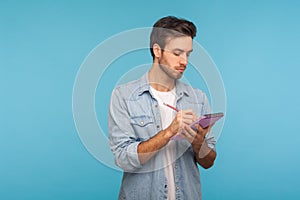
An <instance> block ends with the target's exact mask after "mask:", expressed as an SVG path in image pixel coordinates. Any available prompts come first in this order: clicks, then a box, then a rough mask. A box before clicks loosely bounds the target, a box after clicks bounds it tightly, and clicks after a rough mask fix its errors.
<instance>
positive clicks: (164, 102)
mask: <svg viewBox="0 0 300 200" xmlns="http://www.w3.org/2000/svg"><path fill="white" fill-rule="evenodd" d="M163 104H164V105H165V106H168V107H169V108H171V109H173V110H175V111H176V112H178V111H179V110H178V109H177V108H175V107H173V106H171V105H169V104H167V103H165V102H164V103H163Z"/></svg>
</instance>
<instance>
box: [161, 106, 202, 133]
mask: <svg viewBox="0 0 300 200" xmlns="http://www.w3.org/2000/svg"><path fill="white" fill-rule="evenodd" d="M197 119H198V117H197V115H196V114H195V113H194V112H193V110H191V109H188V110H180V111H179V112H178V113H177V115H176V117H175V118H174V120H173V121H172V123H171V124H170V126H169V127H168V128H167V129H166V135H165V136H166V137H167V138H172V137H173V136H174V135H176V134H177V133H180V132H181V131H182V130H184V127H185V126H189V125H190V124H191V123H192V122H194V121H195V120H197Z"/></svg>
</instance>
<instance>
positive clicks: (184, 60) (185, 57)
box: [180, 54, 188, 65]
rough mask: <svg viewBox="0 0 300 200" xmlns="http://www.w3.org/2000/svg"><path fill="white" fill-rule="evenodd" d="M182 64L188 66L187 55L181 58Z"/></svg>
mask: <svg viewBox="0 0 300 200" xmlns="http://www.w3.org/2000/svg"><path fill="white" fill-rule="evenodd" d="M180 64H181V65H187V64H188V56H187V55H186V54H183V55H181V56H180Z"/></svg>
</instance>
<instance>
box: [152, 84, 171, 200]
mask: <svg viewBox="0 0 300 200" xmlns="http://www.w3.org/2000/svg"><path fill="white" fill-rule="evenodd" d="M150 89H151V92H152V94H153V96H154V98H155V99H156V100H157V101H158V105H159V110H160V116H161V124H162V128H163V129H166V128H167V127H168V126H169V125H170V124H171V123H172V121H173V119H174V118H175V116H176V111H174V110H173V109H171V108H169V107H167V106H165V105H164V104H163V103H167V104H169V105H171V106H173V107H176V88H175V87H174V88H173V89H172V90H171V91H169V92H160V91H157V90H155V89H154V88H152V87H150ZM162 151H163V160H164V166H165V168H164V171H165V176H166V179H167V185H168V186H167V187H168V200H175V199H176V197H175V183H174V165H173V162H174V151H175V141H173V140H171V141H170V142H169V143H168V144H167V145H166V146H165V148H164V149H163V150H162Z"/></svg>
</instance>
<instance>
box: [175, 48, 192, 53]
mask: <svg viewBox="0 0 300 200" xmlns="http://www.w3.org/2000/svg"><path fill="white" fill-rule="evenodd" d="M172 51H180V52H184V50H183V49H179V48H176V49H173V50H172ZM192 51H193V49H192V50H190V51H187V52H188V53H191V52H192Z"/></svg>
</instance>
